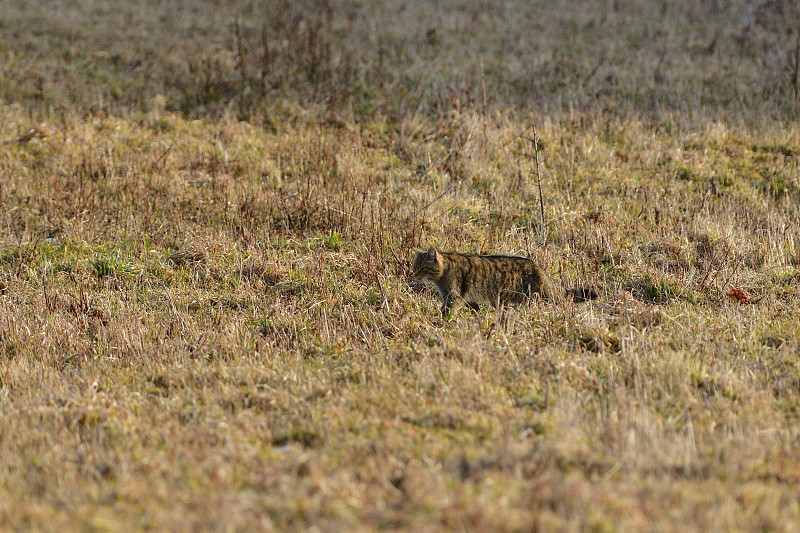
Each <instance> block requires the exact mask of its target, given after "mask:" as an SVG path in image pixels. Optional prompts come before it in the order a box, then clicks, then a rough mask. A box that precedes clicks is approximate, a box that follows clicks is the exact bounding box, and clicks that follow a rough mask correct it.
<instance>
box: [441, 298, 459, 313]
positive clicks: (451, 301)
mask: <svg viewBox="0 0 800 533" xmlns="http://www.w3.org/2000/svg"><path fill="white" fill-rule="evenodd" d="M454 307H456V299H455V298H454V297H453V295H452V294H448V295H447V296H445V297H444V298H442V307H441V309H440V311H441V312H442V318H447V317H449V316H450V312H451V311H452V310H453V308H454Z"/></svg>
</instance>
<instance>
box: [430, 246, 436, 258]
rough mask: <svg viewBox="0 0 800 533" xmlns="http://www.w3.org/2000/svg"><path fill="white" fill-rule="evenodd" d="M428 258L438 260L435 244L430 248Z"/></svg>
mask: <svg viewBox="0 0 800 533" xmlns="http://www.w3.org/2000/svg"><path fill="white" fill-rule="evenodd" d="M428 259H430V260H431V261H436V248H434V247H433V246H431V247H430V248H428Z"/></svg>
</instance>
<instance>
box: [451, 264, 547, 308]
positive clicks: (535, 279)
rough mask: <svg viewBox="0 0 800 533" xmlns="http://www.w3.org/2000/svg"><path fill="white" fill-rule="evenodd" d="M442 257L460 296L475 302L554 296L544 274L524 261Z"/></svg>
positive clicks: (536, 266)
mask: <svg viewBox="0 0 800 533" xmlns="http://www.w3.org/2000/svg"><path fill="white" fill-rule="evenodd" d="M442 255H443V256H444V258H445V259H444V260H445V265H446V270H447V271H448V274H449V277H451V278H452V279H453V281H455V280H456V279H459V280H461V288H462V291H461V293H462V295H466V294H465V293H466V292H470V293H471V294H472V295H473V296H474V297H476V299H478V300H487V301H491V300H495V299H497V297H498V296H499V297H500V298H501V299H504V300H516V299H518V298H519V297H521V296H522V295H524V294H532V293H538V294H539V295H540V296H542V297H544V298H548V299H550V298H554V297H555V295H556V291H555V287H554V286H553V283H552V281H550V277H549V276H548V275H547V272H546V271H545V270H544V269H543V268H541V267H540V266H539V265H537V264H536V263H535V262H534V261H533V260H532V259H529V258H527V257H521V256H516V255H477V254H462V253H456V252H450V253H444V254H442ZM467 289H471V290H467Z"/></svg>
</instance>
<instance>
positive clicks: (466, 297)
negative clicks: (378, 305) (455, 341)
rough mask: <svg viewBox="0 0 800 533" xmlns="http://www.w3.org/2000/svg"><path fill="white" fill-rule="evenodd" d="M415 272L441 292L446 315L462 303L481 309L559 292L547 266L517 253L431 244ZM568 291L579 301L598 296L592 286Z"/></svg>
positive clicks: (416, 261)
mask: <svg viewBox="0 0 800 533" xmlns="http://www.w3.org/2000/svg"><path fill="white" fill-rule="evenodd" d="M412 273H413V275H414V278H415V279H417V280H418V281H423V282H428V283H430V284H431V285H433V286H434V287H435V288H436V290H437V291H438V292H439V298H441V300H442V307H441V312H442V316H443V317H447V316H448V314H449V313H450V310H451V309H453V308H455V307H458V306H459V305H461V304H466V305H468V306H469V307H471V308H472V309H476V310H477V309H478V308H479V307H480V306H481V305H489V306H500V305H507V304H518V303H522V302H524V301H526V300H528V299H529V298H531V297H533V296H534V295H538V296H539V297H540V298H542V299H544V300H554V299H555V298H556V297H557V294H558V293H557V291H556V288H555V285H553V282H552V281H551V280H550V277H549V276H548V275H547V272H546V271H545V270H544V269H543V268H541V267H540V266H539V265H537V264H536V263H534V262H533V261H532V260H530V259H528V258H526V257H517V256H513V255H474V254H460V253H456V252H439V251H437V250H436V249H435V248H434V247H432V246H431V247H430V248H429V249H428V250H427V251H420V252H417V253H416V256H415V257H414V264H413V267H412ZM567 294H568V295H571V296H572V298H573V300H575V301H576V302H581V301H585V300H590V299H592V298H596V297H597V294H596V293H595V292H594V291H592V290H591V289H573V290H571V291H567Z"/></svg>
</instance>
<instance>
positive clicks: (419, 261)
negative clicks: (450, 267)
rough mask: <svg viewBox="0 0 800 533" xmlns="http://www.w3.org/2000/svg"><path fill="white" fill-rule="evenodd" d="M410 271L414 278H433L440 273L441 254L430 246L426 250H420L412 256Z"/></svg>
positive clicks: (437, 276)
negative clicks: (412, 262)
mask: <svg viewBox="0 0 800 533" xmlns="http://www.w3.org/2000/svg"><path fill="white" fill-rule="evenodd" d="M411 273H412V274H413V275H414V277H415V278H416V279H420V280H421V279H430V280H435V279H437V278H439V276H440V275H441V274H442V255H441V254H440V253H439V252H437V251H436V248H434V247H433V246H431V247H430V248H428V250H427V251H420V252H417V254H416V255H415V256H414V265H413V266H412V267H411Z"/></svg>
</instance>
